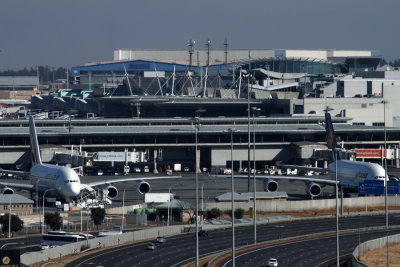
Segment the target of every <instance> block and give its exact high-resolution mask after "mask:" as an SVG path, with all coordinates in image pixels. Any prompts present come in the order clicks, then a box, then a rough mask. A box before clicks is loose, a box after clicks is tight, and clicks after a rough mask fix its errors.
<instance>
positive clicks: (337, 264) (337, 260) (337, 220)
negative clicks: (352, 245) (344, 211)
mask: <svg viewBox="0 0 400 267" xmlns="http://www.w3.org/2000/svg"><path fill="white" fill-rule="evenodd" d="M336 149H337V148H336V147H334V148H333V152H334V153H335V182H336V183H335V197H336V266H337V267H339V258H340V256H339V205H338V202H339V200H338V173H337V172H338V161H337V159H338V156H337V153H338V151H337V150H336Z"/></svg>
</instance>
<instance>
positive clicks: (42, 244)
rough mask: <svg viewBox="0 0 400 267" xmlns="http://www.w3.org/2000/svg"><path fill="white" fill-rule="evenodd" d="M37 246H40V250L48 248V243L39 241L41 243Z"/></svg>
mask: <svg viewBox="0 0 400 267" xmlns="http://www.w3.org/2000/svg"><path fill="white" fill-rule="evenodd" d="M39 248H40V250H45V249H48V248H50V245H49V244H46V243H41V244H40V245H39Z"/></svg>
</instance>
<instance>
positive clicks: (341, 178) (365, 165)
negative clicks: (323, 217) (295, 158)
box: [235, 112, 387, 197]
mask: <svg viewBox="0 0 400 267" xmlns="http://www.w3.org/2000/svg"><path fill="white" fill-rule="evenodd" d="M325 129H326V141H327V145H328V148H329V149H332V155H331V156H332V158H331V160H333V162H331V163H330V164H329V165H328V168H317V167H306V166H297V165H280V167H286V168H293V169H294V168H297V169H302V170H306V171H309V170H311V171H315V172H324V173H325V172H328V173H329V179H323V178H314V177H300V176H283V175H279V176H278V175H257V176H256V178H259V179H265V181H264V185H263V189H264V191H266V192H275V191H277V190H278V187H279V185H278V182H277V181H276V180H289V181H303V182H305V184H306V193H307V194H308V195H309V196H311V197H316V196H319V195H320V194H321V192H322V190H321V187H323V186H325V185H331V186H335V185H336V164H337V177H338V186H339V187H341V188H343V189H344V190H345V191H346V192H358V185H359V183H360V182H362V181H364V180H374V179H378V180H383V181H385V177H387V175H386V172H385V169H384V168H383V167H382V166H381V165H379V164H376V163H369V162H360V161H352V160H341V159H340V155H339V151H338V149H337V148H338V145H337V143H336V136H335V132H334V130H333V125H332V120H331V116H330V114H329V113H328V112H326V113H325ZM334 151H336V158H333V155H335V154H334V153H335V152H334ZM235 177H240V178H247V177H248V176H247V175H246V176H244V175H235Z"/></svg>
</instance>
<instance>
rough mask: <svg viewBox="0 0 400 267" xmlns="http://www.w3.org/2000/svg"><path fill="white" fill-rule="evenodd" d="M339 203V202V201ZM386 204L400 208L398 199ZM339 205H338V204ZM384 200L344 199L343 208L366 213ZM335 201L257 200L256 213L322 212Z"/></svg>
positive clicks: (246, 206)
mask: <svg viewBox="0 0 400 267" xmlns="http://www.w3.org/2000/svg"><path fill="white" fill-rule="evenodd" d="M339 202H340V200H339ZM388 203H389V205H390V206H400V197H397V195H395V196H388ZM339 204H340V203H339ZM203 205H204V210H210V209H212V208H218V209H220V210H230V209H231V208H232V204H231V203H230V202H213V203H204V204H203ZM384 205H385V198H384V197H383V196H376V197H375V196H374V197H354V198H344V199H343V208H344V212H346V209H347V208H358V209H360V211H367V210H368V209H370V208H371V207H377V206H384ZM252 207H254V203H253V201H249V202H235V203H234V208H235V209H237V208H241V209H244V210H249V209H250V208H252ZM335 208H336V200H335V199H334V198H333V199H314V200H302V201H287V200H282V199H280V200H275V199H273V200H257V211H263V212H282V211H291V212H299V211H304V210H324V209H335Z"/></svg>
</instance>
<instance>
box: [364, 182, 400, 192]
mask: <svg viewBox="0 0 400 267" xmlns="http://www.w3.org/2000/svg"><path fill="white" fill-rule="evenodd" d="M387 191H388V194H392V195H394V194H400V190H399V182H398V181H388V187H387ZM358 193H359V194H371V195H383V194H385V188H384V185H383V181H382V180H364V181H363V182H362V183H359V185H358Z"/></svg>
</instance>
